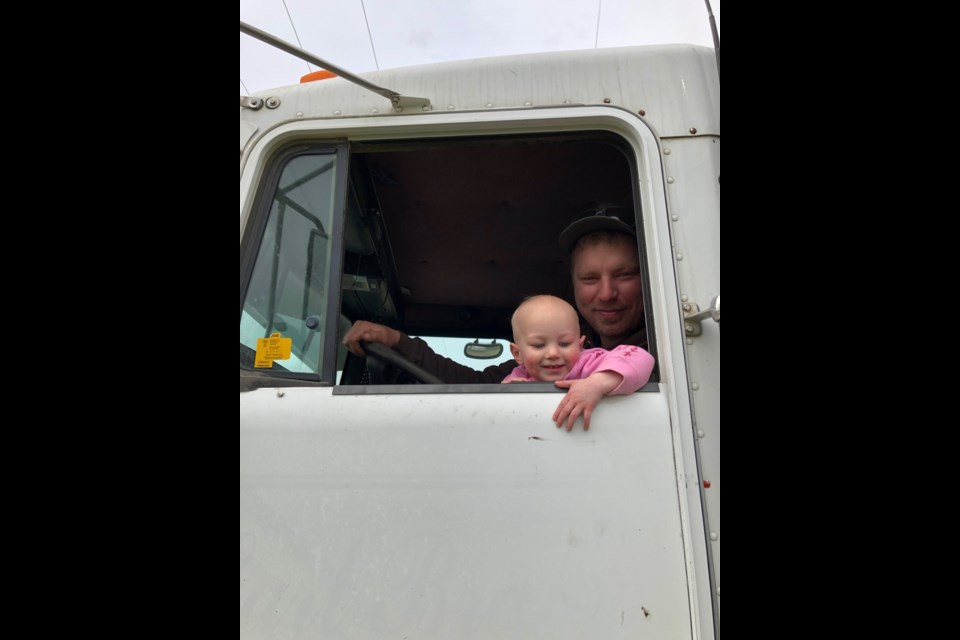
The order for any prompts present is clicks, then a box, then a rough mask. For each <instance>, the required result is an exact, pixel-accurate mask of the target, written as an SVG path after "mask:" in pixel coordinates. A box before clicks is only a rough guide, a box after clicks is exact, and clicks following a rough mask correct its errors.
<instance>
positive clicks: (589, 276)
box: [343, 209, 647, 384]
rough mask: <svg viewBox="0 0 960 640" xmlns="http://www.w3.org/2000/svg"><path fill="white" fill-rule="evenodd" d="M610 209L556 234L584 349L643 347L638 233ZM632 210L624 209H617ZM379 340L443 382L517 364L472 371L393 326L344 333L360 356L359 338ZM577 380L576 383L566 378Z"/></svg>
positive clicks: (486, 375)
mask: <svg viewBox="0 0 960 640" xmlns="http://www.w3.org/2000/svg"><path fill="white" fill-rule="evenodd" d="M613 211H615V210H613V209H602V210H600V211H599V212H598V213H593V214H592V215H588V216H586V217H583V218H580V219H579V220H576V221H575V222H573V223H571V224H570V225H569V226H568V227H567V228H566V229H564V230H563V232H562V233H561V234H560V247H561V248H562V249H563V250H564V251H566V252H568V253H570V257H571V263H572V269H571V275H572V277H573V291H574V298H575V300H576V304H577V309H578V310H579V311H580V315H581V316H582V317H583V319H584V320H585V321H586V323H587V325H588V326H586V327H584V333H585V334H586V336H587V342H586V345H585V346H586V347H602V348H604V349H612V348H614V347H616V346H617V345H621V344H632V345H636V346H639V347H643V348H646V346H647V333H646V323H645V321H644V315H643V279H642V277H641V275H640V259H639V255H638V253H637V234H636V230H635V229H634V227H633V226H631V225H629V224H627V223H625V222H623V220H621V219H620V218H619V217H617V215H615V214H614V213H613ZM616 211H619V212H628V213H627V215H630V216H632V215H633V212H632V211H629V210H626V209H619V210H616ZM362 340H364V341H367V342H378V343H381V344H384V345H386V346H388V347H390V348H392V349H394V350H395V351H397V352H398V353H400V354H402V355H403V356H404V357H406V358H407V359H408V360H410V361H411V362H413V363H414V364H417V365H419V366H420V367H423V368H424V369H426V370H427V371H429V372H431V373H433V374H435V375H437V376H438V377H439V378H440V379H442V380H443V381H444V382H446V383H448V384H454V383H478V382H488V383H499V382H500V381H501V380H503V379H504V378H505V377H506V376H507V375H509V374H510V372H511V371H512V370H513V368H514V366H516V362H514V361H513V360H508V361H506V362H503V363H501V364H499V365H493V366H490V367H487V368H486V369H484V370H483V371H476V370H475V369H471V368H470V367H467V366H464V365H461V364H459V363H457V362H454V361H452V360H449V359H448V358H445V357H443V356H440V355H437V354H436V353H434V352H433V351H432V350H431V349H430V347H429V346H427V343H426V342H424V341H423V340H420V339H419V338H411V337H409V336H407V335H405V334H403V333H401V332H400V331H397V330H396V329H392V328H390V327H386V326H383V325H380V324H375V323H373V322H367V321H366V320H358V321H357V322H356V323H354V325H353V326H352V327H351V328H350V330H349V331H348V332H347V333H346V335H345V336H344V337H343V344H344V345H346V347H347V349H349V350H350V351H351V352H352V353H354V354H356V355H358V356H363V355H365V354H364V352H363V348H362V347H361V346H360V341H362ZM569 382H577V381H569Z"/></svg>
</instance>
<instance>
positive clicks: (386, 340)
mask: <svg viewBox="0 0 960 640" xmlns="http://www.w3.org/2000/svg"><path fill="white" fill-rule="evenodd" d="M401 335H402V334H401V333H400V332H399V331H397V330H396V329H391V328H390V327H385V326H383V325H382V324H375V323H373V322H367V321H366V320H357V321H356V322H354V323H353V326H352V327H350V330H349V331H347V333H346V335H344V336H343V344H344V345H345V346H346V347H347V349H348V350H349V351H350V353H353V354H355V355H358V356H365V355H367V354H366V353H365V352H364V351H363V349H362V348H361V347H360V341H361V340H365V341H366V342H378V343H380V344H382V345H386V346H388V347H390V348H391V349H392V348H393V347H395V346H397V343H398V342H400V336H401Z"/></svg>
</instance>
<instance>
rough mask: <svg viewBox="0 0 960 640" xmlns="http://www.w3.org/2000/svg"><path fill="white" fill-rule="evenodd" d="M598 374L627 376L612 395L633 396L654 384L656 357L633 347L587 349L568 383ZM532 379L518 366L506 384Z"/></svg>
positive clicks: (572, 371) (574, 366)
mask: <svg viewBox="0 0 960 640" xmlns="http://www.w3.org/2000/svg"><path fill="white" fill-rule="evenodd" d="M597 371H613V372H615V373H619V374H620V375H622V376H623V382H621V383H620V384H619V385H618V386H617V388H616V389H614V390H613V391H611V392H610V393H609V394H608V395H618V394H623V393H633V392H634V391H636V390H637V389H639V388H640V387H642V386H643V385H645V384H647V382H648V381H649V380H650V374H651V373H653V356H652V355H650V354H649V353H647V352H646V351H644V350H643V349H641V348H640V347H635V346H633V345H630V344H622V345H620V346H619V347H614V348H613V349H612V350H610V351H607V350H606V349H600V348H596V349H587V350H585V351H583V352H582V353H581V354H580V357H579V358H578V359H577V361H576V362H575V363H574V365H573V368H572V369H571V370H570V373H568V374H567V375H565V376H564V377H563V379H564V380H580V379H582V378H586V377H587V376H589V375H590V374H591V373H596V372H597ZM530 377H531V376H530V374H529V373H528V372H527V369H526V367H524V366H523V365H519V366H517V367H516V368H515V369H514V370H513V371H511V372H510V375H508V376H507V377H506V378H504V380H518V379H519V380H527V379H529V378H530Z"/></svg>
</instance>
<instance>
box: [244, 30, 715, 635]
mask: <svg viewBox="0 0 960 640" xmlns="http://www.w3.org/2000/svg"><path fill="white" fill-rule="evenodd" d="M241 26H243V25H242V24H241ZM343 75H344V74H339V73H338V77H333V78H329V79H323V80H319V81H315V82H308V83H304V84H300V85H296V86H289V87H281V88H278V89H275V90H270V91H266V92H263V93H261V94H258V95H256V96H248V97H246V98H243V97H242V98H241V107H240V637H241V638H274V637H291V638H338V639H343V638H363V639H368V638H388V637H389V638H404V637H408V638H418V639H426V638H435V639H444V640H446V639H449V638H550V639H552V640H556V639H562V638H663V639H668V638H669V639H679V638H691V639H709V638H719V633H720V625H719V620H720V597H719V596H720V325H719V293H720V120H719V118H720V107H719V105H720V90H719V78H718V69H717V63H716V60H715V57H714V51H713V50H711V49H707V48H704V47H698V46H691V45H672V46H643V47H629V48H614V49H598V50H588V51H576V52H567V53H550V54H534V55H522V56H510V57H502V58H491V59H482V60H471V61H464V62H451V63H442V64H435V65H428V66H420V67H413V68H404V69H394V70H387V71H380V72H376V73H369V74H364V76H363V77H362V81H363V83H365V85H368V86H365V85H364V84H363V83H361V84H357V83H356V82H354V81H352V79H351V78H345V77H343ZM371 87H373V89H371ZM383 88H386V89H387V91H386V92H384V91H380V92H378V91H377V90H376V89H383ZM604 203H617V204H618V205H620V206H624V207H627V209H628V210H629V211H631V212H632V215H633V216H634V219H635V224H636V228H637V230H638V239H637V242H638V248H639V253H640V258H641V267H642V270H643V276H644V294H645V296H644V302H645V313H646V328H647V334H648V335H647V337H648V350H649V351H650V353H651V354H652V355H653V356H654V358H655V359H656V363H657V365H656V368H655V370H654V374H653V377H652V378H651V381H650V382H649V383H648V384H647V385H646V386H645V387H644V388H643V389H641V390H639V391H637V392H636V393H632V394H628V395H623V396H612V397H606V398H603V399H602V400H601V402H600V404H599V405H598V407H597V408H596V410H595V412H594V414H593V417H592V420H591V428H590V430H589V431H584V430H583V429H582V426H581V425H580V424H578V425H577V427H576V428H575V429H574V430H573V431H571V432H567V431H565V430H561V429H558V428H557V427H556V426H554V424H553V422H552V421H551V416H552V414H553V411H554V409H555V408H556V406H557V405H558V403H559V401H560V399H561V397H562V395H561V394H562V393H563V390H561V389H557V388H555V387H554V385H553V384H552V383H547V382H543V383H524V384H511V385H501V384H451V383H447V382H445V381H443V380H439V381H437V380H433V381H426V382H425V381H424V378H423V377H419V378H418V375H417V374H418V372H417V371H416V369H415V368H413V369H409V368H407V369H404V368H403V367H404V363H403V362H400V363H397V362H394V361H391V360H386V361H385V360H383V359H381V358H379V357H375V356H374V355H373V354H370V355H368V357H367V359H366V360H364V359H361V358H357V357H356V356H353V355H352V354H349V353H347V352H346V350H345V349H344V347H343V346H342V343H341V339H342V336H343V333H344V331H346V329H348V328H349V327H350V326H351V324H352V323H353V322H355V321H357V320H370V321H373V322H377V323H380V324H385V325H388V326H391V327H395V328H397V329H399V330H401V331H403V332H404V333H406V334H408V335H411V336H424V337H427V339H428V341H430V342H431V344H435V345H436V346H437V348H438V349H441V348H446V349H450V351H449V353H448V355H450V356H451V357H452V358H454V359H457V360H460V361H461V362H467V363H470V365H469V366H475V368H478V369H482V368H484V367H485V366H487V365H489V364H496V363H499V362H501V361H503V360H505V359H508V358H509V357H510V353H509V350H508V349H503V350H502V353H501V354H500V356H499V358H495V359H470V358H468V357H467V356H466V353H469V352H473V353H475V354H479V355H481V356H490V355H494V354H496V352H497V351H500V349H499V346H502V345H507V344H509V341H510V339H511V333H510V322H509V320H510V314H511V313H512V311H513V309H514V308H515V307H516V305H517V304H518V303H519V302H520V301H521V300H522V299H523V298H524V297H525V296H529V295H532V294H541V293H551V294H554V295H558V296H560V297H563V298H565V299H567V300H570V301H571V302H572V300H573V296H572V288H571V283H570V272H569V269H570V264H569V256H568V255H565V254H564V253H563V252H562V251H561V249H560V247H559V246H558V242H557V238H558V235H559V234H560V231H561V230H562V229H564V228H565V227H566V226H567V225H568V224H569V223H570V222H571V221H572V220H573V219H574V218H575V217H576V216H577V215H578V214H580V213H581V212H582V211H584V210H588V209H591V208H593V207H597V206H601V205H603V204H604ZM441 345H442V346H441ZM450 345H454V346H452V347H451V346H450ZM411 372H412V373H411Z"/></svg>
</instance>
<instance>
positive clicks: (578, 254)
mask: <svg viewBox="0 0 960 640" xmlns="http://www.w3.org/2000/svg"><path fill="white" fill-rule="evenodd" d="M573 294H574V297H575V298H576V301H577V308H578V309H579V310H580V314H581V315H582V316H583V317H584V319H585V320H586V321H587V322H588V323H589V324H590V326H591V327H593V328H594V330H596V332H597V333H598V334H600V343H601V344H600V346H602V347H604V348H606V349H610V348H612V347H615V346H617V345H618V344H622V342H623V340H625V339H626V338H627V337H629V336H630V335H631V334H633V333H635V332H636V331H637V328H638V327H639V326H640V323H641V320H642V319H643V284H642V282H641V278H640V259H639V256H638V255H637V245H636V239H635V238H632V237H630V236H627V235H623V234H618V235H615V236H610V237H607V238H603V239H594V238H588V239H587V240H586V241H584V242H581V243H580V244H579V245H578V246H577V247H576V248H575V249H574V250H573Z"/></svg>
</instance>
